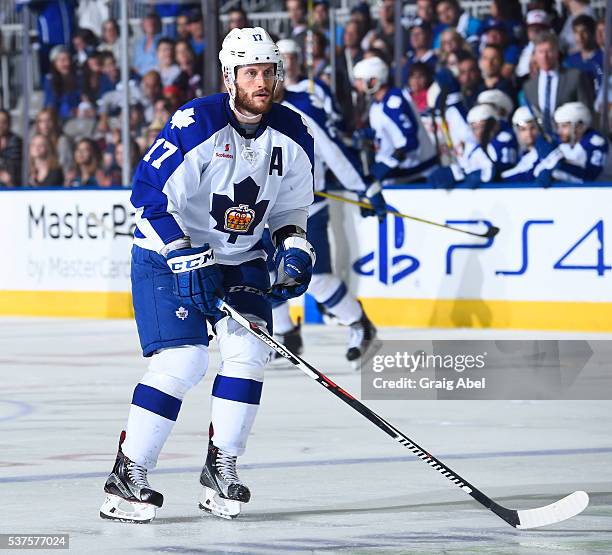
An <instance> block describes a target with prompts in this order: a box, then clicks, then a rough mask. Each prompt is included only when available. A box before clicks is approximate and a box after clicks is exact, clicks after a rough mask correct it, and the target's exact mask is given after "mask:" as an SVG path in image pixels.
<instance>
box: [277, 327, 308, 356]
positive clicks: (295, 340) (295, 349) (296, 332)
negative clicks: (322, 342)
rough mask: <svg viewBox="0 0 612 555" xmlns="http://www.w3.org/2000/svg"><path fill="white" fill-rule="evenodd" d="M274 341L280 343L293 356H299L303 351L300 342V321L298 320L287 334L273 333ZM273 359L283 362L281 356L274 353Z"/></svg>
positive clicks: (301, 342)
mask: <svg viewBox="0 0 612 555" xmlns="http://www.w3.org/2000/svg"><path fill="white" fill-rule="evenodd" d="M274 339H276V340H277V341H278V342H280V343H282V344H283V345H284V346H285V347H287V349H289V350H290V351H291V352H292V353H293V354H296V355H301V354H302V352H303V351H304V342H303V341H302V319H301V318H298V320H297V324H296V325H295V326H294V327H293V328H291V329H290V330H289V331H288V332H287V333H275V334H274ZM274 359H281V360H285V358H284V357H283V356H282V355H279V354H278V353H276V352H275V353H274Z"/></svg>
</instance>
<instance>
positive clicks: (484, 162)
mask: <svg viewBox="0 0 612 555" xmlns="http://www.w3.org/2000/svg"><path fill="white" fill-rule="evenodd" d="M498 118H499V115H498V111H497V110H496V109H495V108H493V107H492V106H491V105H489V104H478V105H476V106H474V107H473V108H472V109H471V110H470V111H469V112H468V117H467V120H468V123H469V124H470V127H471V128H472V132H473V133H474V137H475V142H468V143H466V144H465V145H464V149H463V154H462V155H461V156H460V157H459V158H458V161H457V163H453V164H451V165H450V166H449V167H444V168H439V170H437V171H436V172H435V173H434V174H433V175H432V176H431V178H430V180H429V181H430V183H432V184H433V185H434V186H437V187H478V186H479V185H480V184H481V183H490V182H491V181H495V180H496V179H497V178H499V176H500V174H501V173H502V172H503V171H505V170H507V169H509V168H511V167H512V166H514V164H516V160H517V151H518V145H517V143H516V138H515V136H514V134H513V133H512V132H511V131H507V130H504V129H502V128H501V126H500V123H499V121H498Z"/></svg>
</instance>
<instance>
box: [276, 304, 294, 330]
mask: <svg viewBox="0 0 612 555" xmlns="http://www.w3.org/2000/svg"><path fill="white" fill-rule="evenodd" d="M272 320H273V329H274V333H278V334H281V335H282V334H283V333H287V332H289V331H291V330H292V329H293V328H294V324H293V321H292V320H291V315H290V314H289V303H283V304H281V305H279V306H277V307H276V308H273V309H272Z"/></svg>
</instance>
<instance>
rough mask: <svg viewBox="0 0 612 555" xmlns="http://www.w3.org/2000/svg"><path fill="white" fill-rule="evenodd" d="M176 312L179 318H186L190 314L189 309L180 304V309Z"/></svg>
mask: <svg viewBox="0 0 612 555" xmlns="http://www.w3.org/2000/svg"><path fill="white" fill-rule="evenodd" d="M174 314H176V317H177V318H178V319H180V320H186V319H187V316H189V311H188V310H187V309H186V308H185V307H183V306H179V308H178V310H177V311H176V312H175V313H174Z"/></svg>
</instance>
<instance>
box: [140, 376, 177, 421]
mask: <svg viewBox="0 0 612 555" xmlns="http://www.w3.org/2000/svg"><path fill="white" fill-rule="evenodd" d="M132 405H136V406H138V407H141V408H143V409H145V410H148V411H151V412H154V413H155V414H159V415H160V416H163V417H164V418H167V419H168V420H173V421H175V422H176V419H177V417H178V413H179V410H181V400H180V399H177V398H176V397H172V395H168V394H167V393H164V392H163V391H160V390H159V389H155V388H154V387H150V386H148V385H144V384H142V383H139V384H138V385H137V386H136V388H135V389H134V395H133V396H132Z"/></svg>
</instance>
